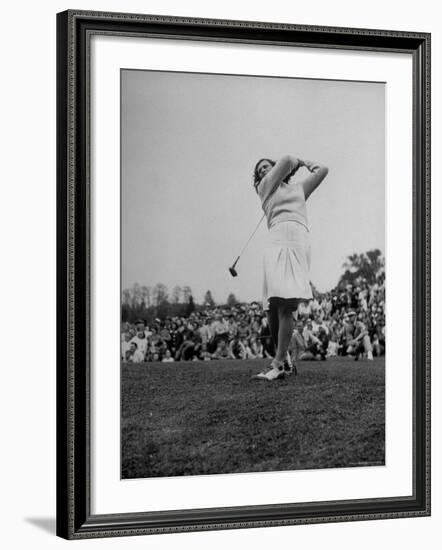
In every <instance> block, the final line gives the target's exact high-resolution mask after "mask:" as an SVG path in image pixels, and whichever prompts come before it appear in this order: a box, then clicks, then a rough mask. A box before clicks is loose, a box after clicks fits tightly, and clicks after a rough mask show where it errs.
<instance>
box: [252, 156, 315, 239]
mask: <svg viewBox="0 0 442 550" xmlns="http://www.w3.org/2000/svg"><path fill="white" fill-rule="evenodd" d="M297 165H298V160H297V159H296V158H295V157H292V156H290V155H286V156H284V157H282V158H281V159H279V160H278V162H277V163H276V164H275V166H273V168H272V169H271V170H270V171H269V172H268V173H267V174H266V175H265V176H264V177H263V178H262V180H261V181H260V183H259V184H258V188H257V189H258V195H259V197H260V199H261V204H262V209H263V210H264V213H265V215H266V218H267V226H268V228H269V229H270V228H271V227H273V226H274V225H275V224H277V223H279V222H286V221H294V222H298V223H300V224H302V225H303V226H304V227H306V229H307V230H308V219H307V209H306V206H305V201H306V198H305V193H304V182H305V181H307V180H311V181H314V180H316V179H317V180H318V182H319V181H321V180H322V179H323V178H324V173H323V169H324V168H323V167H322V166H320V165H318V164H315V163H312V162H307V161H303V166H305V167H306V168H307V170H309V172H310V174H309V175H308V176H307V178H305V179H304V180H303V181H300V182H298V183H290V182H289V183H285V182H284V181H283V180H284V179H285V178H286V177H287V176H288V175H289V174H290V172H291V171H292V170H294V169H295V168H296V166H297Z"/></svg>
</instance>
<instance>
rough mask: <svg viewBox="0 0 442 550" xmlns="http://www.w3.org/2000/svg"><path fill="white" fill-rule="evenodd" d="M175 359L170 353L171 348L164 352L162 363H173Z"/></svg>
mask: <svg viewBox="0 0 442 550" xmlns="http://www.w3.org/2000/svg"><path fill="white" fill-rule="evenodd" d="M174 361H175V359H174V358H173V357H172V354H171V353H170V349H167V350H166V353H165V354H164V357H163V358H162V360H161V362H162V363H173V362H174Z"/></svg>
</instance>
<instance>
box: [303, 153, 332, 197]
mask: <svg viewBox="0 0 442 550" xmlns="http://www.w3.org/2000/svg"><path fill="white" fill-rule="evenodd" d="M300 164H301V166H305V168H307V170H308V171H309V172H310V174H309V175H308V176H307V177H306V178H304V180H303V181H302V187H303V188H304V195H305V200H307V199H308V198H309V196H310V195H311V194H312V193H313V191H314V190H315V189H316V188H317V187H318V186H319V185H320V184H321V183H322V181H323V180H324V178H325V176H326V175H327V174H328V168H327V166H324V165H323V164H318V163H317V162H312V161H310V160H301V161H300Z"/></svg>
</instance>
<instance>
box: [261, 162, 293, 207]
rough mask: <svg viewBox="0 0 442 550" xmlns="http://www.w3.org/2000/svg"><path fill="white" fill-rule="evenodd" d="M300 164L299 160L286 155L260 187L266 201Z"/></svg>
mask: <svg viewBox="0 0 442 550" xmlns="http://www.w3.org/2000/svg"><path fill="white" fill-rule="evenodd" d="M298 164H299V161H298V159H297V158H295V157H293V156H291V155H284V156H283V157H281V158H280V159H279V160H278V161H277V162H276V164H275V166H273V168H272V169H271V170H270V172H269V173H268V174H266V175H265V176H264V177H263V179H262V180H261V183H260V185H259V187H258V190H259V193H260V194H261V196H263V197H264V200H266V199H267V198H268V197H269V196H270V195H271V194H272V193H273V192H274V191H276V188H277V187H279V185H280V184H281V182H282V180H283V179H284V178H285V177H286V176H288V175H289V174H290V172H291V171H292V170H294V169H295V168H296V167H297V166H298Z"/></svg>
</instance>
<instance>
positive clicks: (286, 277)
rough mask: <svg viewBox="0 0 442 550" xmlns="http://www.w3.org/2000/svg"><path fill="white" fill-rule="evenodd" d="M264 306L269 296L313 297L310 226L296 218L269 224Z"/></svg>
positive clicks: (267, 304) (307, 298)
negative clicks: (308, 227) (310, 273)
mask: <svg viewBox="0 0 442 550" xmlns="http://www.w3.org/2000/svg"><path fill="white" fill-rule="evenodd" d="M263 263H264V284H263V307H264V309H268V308H269V298H285V299H287V298H289V299H290V298H291V299H293V298H297V299H301V300H311V299H312V298H313V296H312V291H311V287H310V276H309V271H310V240H309V232H308V229H307V228H306V227H305V226H304V225H302V224H300V223H298V222H294V221H288V222H279V223H277V224H275V225H274V226H273V227H271V228H270V230H269V233H268V243H267V246H266V249H265V252H264V262H263Z"/></svg>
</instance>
